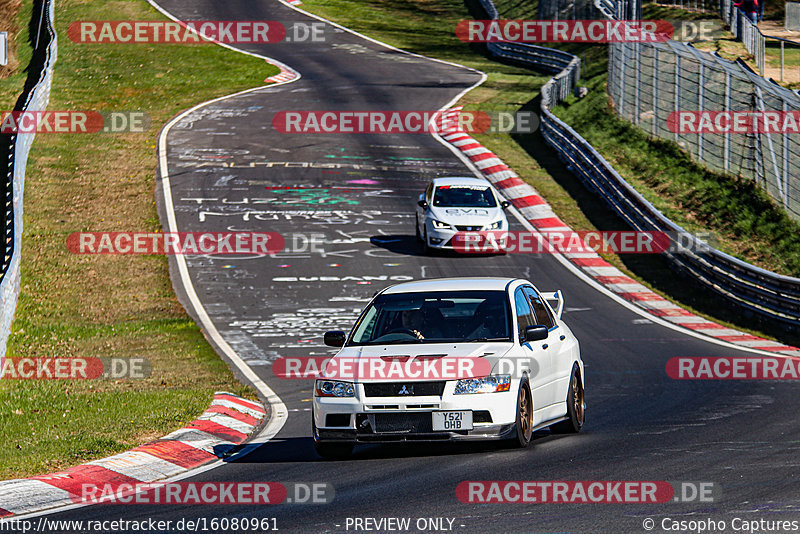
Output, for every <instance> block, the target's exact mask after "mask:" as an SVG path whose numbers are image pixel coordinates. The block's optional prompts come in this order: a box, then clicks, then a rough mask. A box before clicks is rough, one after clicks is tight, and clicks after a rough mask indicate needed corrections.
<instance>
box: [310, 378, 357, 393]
mask: <svg viewBox="0 0 800 534" xmlns="http://www.w3.org/2000/svg"><path fill="white" fill-rule="evenodd" d="M314 394H315V395H316V396H317V397H355V396H356V388H355V385H354V384H352V383H351V382H338V381H336V380H317V382H316V384H315V387H314Z"/></svg>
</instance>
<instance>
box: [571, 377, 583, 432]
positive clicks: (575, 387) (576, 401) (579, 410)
mask: <svg viewBox="0 0 800 534" xmlns="http://www.w3.org/2000/svg"><path fill="white" fill-rule="evenodd" d="M572 400H573V406H572V413H574V414H575V422H576V423H577V424H578V426H579V427H581V426H583V417H584V414H583V409H584V404H583V386H581V381H580V380H579V379H578V373H572Z"/></svg>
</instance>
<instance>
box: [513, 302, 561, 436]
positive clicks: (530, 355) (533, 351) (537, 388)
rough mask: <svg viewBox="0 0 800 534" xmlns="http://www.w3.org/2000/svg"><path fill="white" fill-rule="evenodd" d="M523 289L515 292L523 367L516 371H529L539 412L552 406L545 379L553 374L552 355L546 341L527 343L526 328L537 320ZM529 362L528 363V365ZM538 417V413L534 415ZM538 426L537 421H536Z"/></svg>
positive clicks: (529, 378)
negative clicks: (546, 346)
mask: <svg viewBox="0 0 800 534" xmlns="http://www.w3.org/2000/svg"><path fill="white" fill-rule="evenodd" d="M523 289H524V288H523V287H518V288H517V289H516V290H515V291H514V307H515V314H516V316H517V340H518V343H519V344H520V346H521V354H520V358H521V362H520V364H521V365H516V366H515V368H516V369H522V370H525V369H526V367H527V370H528V381H529V383H530V387H531V394H532V395H533V409H534V412H535V411H538V410H540V409H542V408H544V407H545V406H547V405H549V404H551V402H552V401H551V400H550V397H552V393H551V392H549V391H548V390H547V387H546V386H547V382H546V379H545V377H546V376H549V375H550V374H552V373H551V372H550V365H551V364H550V355H549V353H548V350H547V349H543V348H542V346H543V345H547V344H548V340H544V341H525V327H527V326H533V325H535V324H537V323H536V318H535V316H534V314H533V310H532V309H531V305H530V302H529V301H528V297H527V296H526V295H525V292H524V290H523ZM526 362H527V363H526ZM534 417H536V413H534ZM534 424H536V421H534Z"/></svg>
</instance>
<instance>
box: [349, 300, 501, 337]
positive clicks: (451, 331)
mask: <svg viewBox="0 0 800 534" xmlns="http://www.w3.org/2000/svg"><path fill="white" fill-rule="evenodd" d="M509 324H510V320H509V308H508V299H507V298H506V294H505V292H504V291H455V292H453V291H448V292H425V293H402V294H395V295H381V296H379V297H378V298H377V299H375V301H374V302H373V303H372V304H371V305H370V306H369V308H367V309H366V310H365V311H364V313H363V314H362V315H361V318H360V319H359V321H358V323H357V324H356V328H355V330H354V332H353V337H352V338H351V340H350V345H388V344H402V343H449V342H470V341H475V342H477V341H511V337H510V334H509V332H510V331H511V328H510V327H509Z"/></svg>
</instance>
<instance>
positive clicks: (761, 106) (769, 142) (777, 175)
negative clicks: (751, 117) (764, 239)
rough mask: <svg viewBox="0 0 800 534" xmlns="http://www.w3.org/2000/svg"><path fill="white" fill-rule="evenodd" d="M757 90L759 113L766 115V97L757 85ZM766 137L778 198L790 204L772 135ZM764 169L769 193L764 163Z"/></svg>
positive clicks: (766, 182) (767, 134) (767, 182)
mask: <svg viewBox="0 0 800 534" xmlns="http://www.w3.org/2000/svg"><path fill="white" fill-rule="evenodd" d="M755 89H756V90H755V95H756V104H757V106H758V111H760V112H761V113H764V112H765V111H766V109H765V107H764V97H763V95H762V94H761V88H760V87H759V86H757V85H756V86H755ZM758 135H759V134H758V133H757V134H756V136H758ZM765 135H766V136H767V147H768V148H769V156H770V159H771V160H772V169H773V172H774V173H775V185H776V186H777V188H778V196H780V197H781V200H782V201H783V203H784V205H785V204H786V203H787V202H788V200H787V198H788V195H787V191H786V189H785V188H784V187H783V180H781V174H780V173H779V172H778V160H777V159H776V157H775V145H774V144H773V143H772V134H771V133H766V134H765ZM759 141H760V139H759ZM762 150H763V149H762ZM762 168H764V182H765V183H764V185H765V186H767V191H769V179H768V178H767V171H766V166H765V165H763V163H762Z"/></svg>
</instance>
